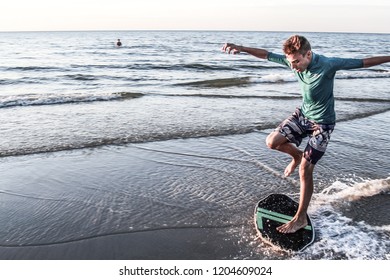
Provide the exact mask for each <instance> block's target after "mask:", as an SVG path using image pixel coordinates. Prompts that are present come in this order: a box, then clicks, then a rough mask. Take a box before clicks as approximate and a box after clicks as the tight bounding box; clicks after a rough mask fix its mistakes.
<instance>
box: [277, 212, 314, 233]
mask: <svg viewBox="0 0 390 280" xmlns="http://www.w3.org/2000/svg"><path fill="white" fill-rule="evenodd" d="M305 226H307V219H306V216H304V217H303V218H297V217H294V218H293V219H292V220H291V221H289V222H288V223H286V224H284V225H281V226H280V227H277V228H276V229H277V230H278V231H279V232H281V233H294V232H296V231H297V230H300V229H301V228H304V227H305Z"/></svg>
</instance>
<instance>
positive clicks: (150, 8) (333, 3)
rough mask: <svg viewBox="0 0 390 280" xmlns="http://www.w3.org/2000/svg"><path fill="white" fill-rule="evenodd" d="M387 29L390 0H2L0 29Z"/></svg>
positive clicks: (377, 31) (357, 30)
mask: <svg viewBox="0 0 390 280" xmlns="http://www.w3.org/2000/svg"><path fill="white" fill-rule="evenodd" d="M52 30H54V31H56V30H243V31H252V30H253V31H318V32H371V33H390V0H366V1H360V0H325V1H321V0H318V1H316V0H312V1H308V0H234V1H233V0H222V1H220V0H195V1H188V0H4V1H2V4H1V7H0V31H52Z"/></svg>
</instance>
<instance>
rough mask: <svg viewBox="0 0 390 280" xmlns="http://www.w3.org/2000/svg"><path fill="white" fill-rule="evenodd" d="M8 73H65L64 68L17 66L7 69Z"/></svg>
mask: <svg viewBox="0 0 390 280" xmlns="http://www.w3.org/2000/svg"><path fill="white" fill-rule="evenodd" d="M5 70H6V71H34V72H35V71H64V69H63V68H60V67H53V66H36V65H34V66H16V67H7V68H6V69H5Z"/></svg>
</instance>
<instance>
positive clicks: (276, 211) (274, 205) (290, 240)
mask: <svg viewBox="0 0 390 280" xmlns="http://www.w3.org/2000/svg"><path fill="white" fill-rule="evenodd" d="M297 210H298V203H297V202H296V201H294V200H292V199H291V198H290V197H288V196H287V195H284V194H271V195H269V196H267V197H266V198H264V199H262V200H260V201H259V202H258V204H257V205H256V208H255V223H256V229H257V231H258V232H259V234H260V237H261V238H262V239H263V240H264V241H266V242H267V243H270V244H271V245H274V246H277V247H279V248H281V249H283V250H291V251H302V250H304V249H305V248H306V247H307V246H309V245H310V244H312V243H313V241H314V237H315V233H314V227H313V225H312V223H311V220H310V218H309V216H307V220H308V225H307V226H306V227H305V228H302V229H300V230H298V231H297V232H294V233H280V232H278V231H277V230H276V228H277V227H278V226H280V225H282V224H285V223H287V222H288V221H290V220H291V219H292V217H293V216H294V215H295V213H296V212H297Z"/></svg>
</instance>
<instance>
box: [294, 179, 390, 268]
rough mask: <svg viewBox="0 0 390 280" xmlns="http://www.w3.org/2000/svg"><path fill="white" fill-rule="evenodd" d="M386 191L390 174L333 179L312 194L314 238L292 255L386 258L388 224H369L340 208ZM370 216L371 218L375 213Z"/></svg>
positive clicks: (298, 256)
mask: <svg viewBox="0 0 390 280" xmlns="http://www.w3.org/2000/svg"><path fill="white" fill-rule="evenodd" d="M389 191H390V177H388V178H386V179H378V180H365V181H363V182H354V181H353V180H352V181H351V182H349V183H345V182H341V181H336V182H334V183H333V184H332V185H330V186H329V187H327V188H326V189H324V190H323V191H322V192H321V193H319V194H315V195H314V196H313V201H312V204H311V206H310V211H309V212H310V215H311V217H312V220H313V222H314V226H315V228H316V231H317V236H318V238H317V240H316V241H315V243H314V244H313V245H312V246H310V247H308V248H307V249H306V250H305V251H304V252H302V253H300V254H297V255H296V256H295V257H294V258H297V259H318V258H321V259H370V260H372V259H374V260H375V259H382V260H384V259H386V258H387V256H388V252H389V248H390V241H389V240H388V234H389V225H388V224H382V225H379V226H378V225H370V224H368V223H367V221H362V220H361V219H356V218H350V217H347V216H346V215H345V214H344V213H343V207H346V205H350V203H351V202H353V201H356V200H360V199H362V198H367V197H370V198H372V197H375V196H378V195H387V193H388V192H389ZM383 207H385V205H383ZM383 212H384V213H385V212H386V210H385V209H383ZM371 215H372V217H374V216H375V215H376V213H372V214H371Z"/></svg>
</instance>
